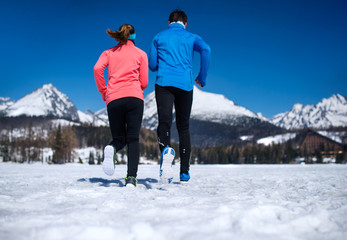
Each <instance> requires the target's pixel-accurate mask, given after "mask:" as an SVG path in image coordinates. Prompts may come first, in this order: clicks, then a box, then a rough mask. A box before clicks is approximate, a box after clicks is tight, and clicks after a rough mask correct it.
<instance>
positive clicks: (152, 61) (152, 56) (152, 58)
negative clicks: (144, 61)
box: [148, 37, 158, 72]
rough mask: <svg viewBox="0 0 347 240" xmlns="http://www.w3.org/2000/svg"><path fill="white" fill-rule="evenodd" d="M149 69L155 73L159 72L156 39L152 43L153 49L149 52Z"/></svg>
mask: <svg viewBox="0 0 347 240" xmlns="http://www.w3.org/2000/svg"><path fill="white" fill-rule="evenodd" d="M148 58H149V69H151V71H153V72H155V71H157V70H158V49H157V40H156V37H155V38H154V39H153V41H152V45H151V49H150V50H149V56H148Z"/></svg>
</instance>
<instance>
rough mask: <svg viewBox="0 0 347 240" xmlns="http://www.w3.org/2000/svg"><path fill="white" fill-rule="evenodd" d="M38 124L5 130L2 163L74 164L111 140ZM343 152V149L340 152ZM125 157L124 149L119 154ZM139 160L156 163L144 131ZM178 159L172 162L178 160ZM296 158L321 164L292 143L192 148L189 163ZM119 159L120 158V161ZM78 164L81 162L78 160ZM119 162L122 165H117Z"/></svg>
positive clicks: (100, 132)
mask: <svg viewBox="0 0 347 240" xmlns="http://www.w3.org/2000/svg"><path fill="white" fill-rule="evenodd" d="M42 122H43V121H42V120H40V124H39V125H37V124H35V122H31V121H27V122H26V126H25V127H22V128H20V129H19V128H10V127H8V126H7V127H8V128H5V129H2V131H1V136H0V156H1V157H2V159H3V161H13V162H29V163H30V162H34V161H42V162H44V161H46V162H48V163H53V164H62V163H67V162H72V161H74V155H73V153H74V149H75V148H84V147H95V148H96V149H103V148H104V147H105V145H106V144H108V143H110V142H111V140H112V137H111V134H110V130H109V128H108V127H95V126H92V125H88V124H84V125H72V126H61V125H58V126H52V125H43V124H42ZM172 147H173V148H174V149H175V150H176V152H177V153H178V152H179V151H178V144H177V143H175V142H173V143H172ZM45 149H46V150H47V149H51V150H52V151H53V154H52V156H53V157H52V158H49V159H44V156H45V154H43V152H44V151H45ZM344 152H346V147H345V149H344ZM120 154H121V155H122V156H124V155H126V149H124V150H122V151H121V152H120ZM140 156H143V157H146V158H147V159H152V160H154V161H159V158H160V151H159V147H158V144H157V136H156V133H155V132H153V131H151V130H148V129H146V128H141V132H140ZM178 157H179V156H178V155H177V157H176V159H178ZM297 157H304V159H305V162H307V163H312V162H313V161H312V159H316V161H315V162H317V163H322V155H321V152H320V151H317V152H315V153H314V154H312V153H310V154H308V152H307V151H305V149H300V148H298V147H297V146H295V143H294V142H292V141H289V142H286V143H282V144H273V145H269V146H265V145H259V144H254V143H247V144H239V145H236V144H234V145H229V146H215V147H198V146H194V147H192V152H191V163H192V164H194V163H197V164H287V163H294V162H295V160H296V158H297ZM102 158H103V156H102V155H100V154H99V153H96V155H95V154H94V153H90V156H89V163H90V164H93V163H95V161H94V160H96V161H97V163H99V164H100V163H101V161H102ZM122 159H123V157H122ZM343 161H344V159H343V155H342V154H340V155H338V156H337V158H336V162H337V163H340V162H343ZM80 162H81V160H80ZM120 162H122V161H120Z"/></svg>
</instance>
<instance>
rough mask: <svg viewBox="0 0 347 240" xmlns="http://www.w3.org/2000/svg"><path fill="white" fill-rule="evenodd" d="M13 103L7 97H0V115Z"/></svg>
mask: <svg viewBox="0 0 347 240" xmlns="http://www.w3.org/2000/svg"><path fill="white" fill-rule="evenodd" d="M14 103H15V101H14V100H12V99H11V98H8V97H0V113H1V112H4V111H5V110H6V109H7V108H8V107H10V106H11V105H12V104H14Z"/></svg>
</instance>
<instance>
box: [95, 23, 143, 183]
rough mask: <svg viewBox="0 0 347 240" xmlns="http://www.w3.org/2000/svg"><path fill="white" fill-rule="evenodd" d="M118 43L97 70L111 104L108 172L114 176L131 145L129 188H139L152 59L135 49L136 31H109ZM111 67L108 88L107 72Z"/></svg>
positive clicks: (99, 83) (126, 27)
mask: <svg viewBox="0 0 347 240" xmlns="http://www.w3.org/2000/svg"><path fill="white" fill-rule="evenodd" d="M107 33H108V35H110V36H111V37H112V38H114V39H115V40H116V41H117V42H119V43H118V45H116V46H115V47H113V48H110V49H108V50H106V51H104V52H103V53H102V54H101V56H100V58H99V60H98V61H97V63H96V64H95V66H94V76H95V82H96V86H97V88H98V90H99V92H100V93H101V96H102V99H103V100H104V101H105V102H106V104H107V112H108V119H109V123H110V129H111V133H112V142H111V143H110V144H109V145H107V146H106V147H105V149H104V162H103V170H104V172H105V173H106V174H107V175H109V176H111V175H113V173H114V168H115V163H116V161H115V152H116V151H119V150H121V149H122V148H123V147H124V146H125V145H127V153H128V174H127V177H126V179H125V185H126V186H134V187H136V182H137V180H136V175H137V167H138V163H139V134H140V128H141V123H142V115H143V100H144V98H143V90H144V89H145V88H146V87H147V85H148V59H147V55H146V53H145V52H144V51H142V50H141V49H139V48H137V47H135V44H134V40H135V38H136V34H135V29H134V27H133V26H132V25H130V24H123V25H122V26H121V27H120V28H119V30H118V31H115V32H113V31H111V30H107ZM106 67H108V84H107V86H105V78H104V70H105V68H106Z"/></svg>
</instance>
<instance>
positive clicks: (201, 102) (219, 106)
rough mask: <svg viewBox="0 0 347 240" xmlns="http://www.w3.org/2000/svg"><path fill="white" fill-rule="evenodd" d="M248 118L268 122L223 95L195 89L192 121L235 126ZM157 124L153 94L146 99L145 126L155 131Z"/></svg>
mask: <svg viewBox="0 0 347 240" xmlns="http://www.w3.org/2000/svg"><path fill="white" fill-rule="evenodd" d="M247 118H252V119H258V120H261V121H265V120H266V119H265V118H264V117H263V116H261V114H260V115H257V114H255V113H253V112H251V111H250V110H248V109H246V108H244V107H241V106H238V105H236V104H235V103H234V102H233V101H231V100H229V99H227V98H226V97H225V96H223V95H221V94H215V93H209V92H205V91H202V90H200V89H199V88H197V87H194V91H193V106H192V112H191V119H194V120H199V121H205V122H213V123H222V124H226V125H230V126H235V125H238V124H239V123H240V121H244V120H245V119H247ZM157 123H158V117H157V104H156V101H155V93H154V92H152V93H150V94H149V95H147V97H146V98H145V107H144V116H143V125H144V126H145V127H147V128H149V129H152V130H153V129H155V128H156V126H157Z"/></svg>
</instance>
